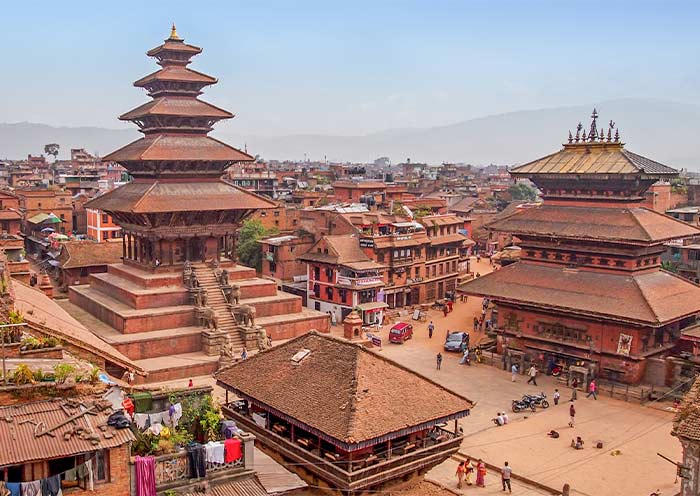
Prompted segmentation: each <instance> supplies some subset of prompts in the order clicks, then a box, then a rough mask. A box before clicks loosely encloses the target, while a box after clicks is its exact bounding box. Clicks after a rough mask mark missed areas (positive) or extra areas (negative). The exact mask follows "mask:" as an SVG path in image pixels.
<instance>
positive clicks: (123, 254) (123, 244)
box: [122, 236, 126, 261]
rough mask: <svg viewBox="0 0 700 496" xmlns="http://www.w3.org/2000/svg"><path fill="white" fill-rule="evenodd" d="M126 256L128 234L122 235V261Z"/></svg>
mask: <svg viewBox="0 0 700 496" xmlns="http://www.w3.org/2000/svg"><path fill="white" fill-rule="evenodd" d="M125 258H126V236H122V261H124V259H125Z"/></svg>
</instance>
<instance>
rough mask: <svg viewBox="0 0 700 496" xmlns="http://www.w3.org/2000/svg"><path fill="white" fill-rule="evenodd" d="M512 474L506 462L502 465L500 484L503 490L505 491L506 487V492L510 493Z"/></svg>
mask: <svg viewBox="0 0 700 496" xmlns="http://www.w3.org/2000/svg"><path fill="white" fill-rule="evenodd" d="M512 473H513V470H512V469H511V468H510V467H509V466H508V462H505V464H504V465H503V468H502V469H501V483H503V490H504V491H505V490H506V486H508V492H509V493H512V492H513V490H512V489H511V487H510V474H512Z"/></svg>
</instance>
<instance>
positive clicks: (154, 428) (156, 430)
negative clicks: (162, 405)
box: [146, 423, 167, 436]
mask: <svg viewBox="0 0 700 496" xmlns="http://www.w3.org/2000/svg"><path fill="white" fill-rule="evenodd" d="M166 428H167V427H166ZM162 430H163V424H160V423H155V424H153V423H152V424H151V426H150V427H149V428H148V429H147V430H146V432H150V433H151V434H155V435H156V436H159V435H160V432H161V431H162Z"/></svg>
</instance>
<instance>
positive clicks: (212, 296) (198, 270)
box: [192, 263, 245, 350]
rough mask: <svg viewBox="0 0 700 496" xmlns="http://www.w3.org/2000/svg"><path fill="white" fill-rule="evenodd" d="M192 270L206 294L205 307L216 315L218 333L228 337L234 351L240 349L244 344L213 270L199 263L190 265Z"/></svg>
mask: <svg viewBox="0 0 700 496" xmlns="http://www.w3.org/2000/svg"><path fill="white" fill-rule="evenodd" d="M192 270H194V273H195V274H196V276H197V281H199V285H200V286H201V287H202V288H204V289H205V290H206V292H207V306H208V307H210V308H212V309H213V310H214V313H215V314H216V318H217V320H218V329H219V331H223V332H225V333H226V334H227V335H228V336H229V338H230V340H231V343H232V344H233V348H234V349H236V350H240V349H242V348H243V345H244V344H245V343H244V342H243V338H242V336H241V335H240V332H238V328H237V324H236V320H235V319H234V318H233V315H232V314H231V312H230V311H229V304H228V302H227V301H226V297H225V296H224V293H223V291H221V285H220V284H219V281H218V280H217V278H216V274H215V273H214V269H212V268H211V267H209V266H207V265H206V264H201V263H200V264H192Z"/></svg>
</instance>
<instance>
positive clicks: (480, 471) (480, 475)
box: [476, 458, 486, 487]
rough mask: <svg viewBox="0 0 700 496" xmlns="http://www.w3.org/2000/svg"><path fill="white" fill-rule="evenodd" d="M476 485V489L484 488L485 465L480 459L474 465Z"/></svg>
mask: <svg viewBox="0 0 700 496" xmlns="http://www.w3.org/2000/svg"><path fill="white" fill-rule="evenodd" d="M476 485H477V486H478V487H485V486H486V465H485V464H484V462H483V461H482V460H481V458H479V461H478V462H477V463H476Z"/></svg>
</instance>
